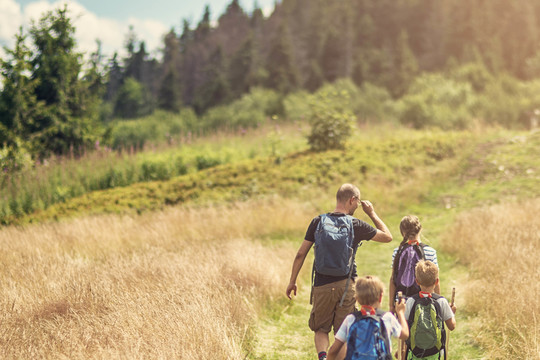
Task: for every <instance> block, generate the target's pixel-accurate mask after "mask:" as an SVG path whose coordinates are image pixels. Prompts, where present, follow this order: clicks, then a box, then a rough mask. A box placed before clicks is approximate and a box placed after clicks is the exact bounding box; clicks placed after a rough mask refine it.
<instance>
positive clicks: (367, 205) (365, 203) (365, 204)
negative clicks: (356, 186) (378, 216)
mask: <svg viewBox="0 0 540 360" xmlns="http://www.w3.org/2000/svg"><path fill="white" fill-rule="evenodd" d="M360 203H361V204H362V210H364V212H365V213H366V214H367V215H368V216H370V217H371V215H373V213H375V209H374V208H373V204H372V203H371V202H370V201H369V200H362V201H360Z"/></svg>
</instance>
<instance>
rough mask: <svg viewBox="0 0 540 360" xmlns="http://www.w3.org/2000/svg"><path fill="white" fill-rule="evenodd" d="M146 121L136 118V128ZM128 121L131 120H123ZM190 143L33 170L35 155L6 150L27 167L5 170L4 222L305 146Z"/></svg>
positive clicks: (1, 178) (102, 151) (9, 158)
mask: <svg viewBox="0 0 540 360" xmlns="http://www.w3.org/2000/svg"><path fill="white" fill-rule="evenodd" d="M187 113H191V114H192V113H193V112H192V111H187ZM163 114H164V115H170V118H169V119H167V118H163V121H162V122H169V121H173V120H175V119H177V116H178V115H174V114H170V113H163ZM192 115H193V116H195V115H194V114H192ZM142 120H144V119H139V120H134V121H133V123H134V126H135V123H137V122H139V121H142ZM157 120H159V119H156V118H149V119H148V121H150V123H149V124H150V125H149V127H151V125H152V122H151V121H157ZM125 123H128V122H125V121H124V122H120V124H125ZM187 140H188V141H189V142H196V143H195V144H191V145H187V144H185V145H182V146H179V147H168V148H163V146H161V148H154V149H150V150H147V151H144V152H140V153H134V152H133V151H131V150H132V149H130V151H129V152H113V151H111V150H110V149H109V148H106V147H105V148H103V147H101V146H97V147H96V150H95V151H94V152H91V153H89V154H87V155H84V156H82V157H80V158H66V157H64V158H62V157H58V158H52V159H50V160H45V161H43V163H38V164H36V165H35V166H32V165H33V163H32V162H29V161H30V158H29V156H27V155H25V153H23V152H12V153H9V152H8V150H9V149H8V148H6V149H4V150H1V151H0V156H1V158H0V165H4V166H12V167H15V164H17V169H20V168H23V169H22V170H21V171H18V172H9V171H8V172H4V171H0V186H1V188H2V193H1V196H0V223H2V224H8V223H17V222H18V221H19V219H20V218H21V217H22V216H24V214H31V213H34V212H35V211H39V210H43V209H47V208H49V207H50V206H52V205H54V204H56V203H58V202H65V201H68V200H70V199H72V198H74V197H80V196H84V195H85V194H88V193H90V192H94V191H99V190H106V189H111V188H116V187H125V186H129V185H132V184H135V183H138V182H144V181H164V180H168V179H172V178H174V177H176V176H181V175H186V174H193V173H196V172H198V171H200V170H202V169H209V168H213V167H216V166H217V165H220V164H221V165H223V164H230V163H234V162H239V161H242V160H244V159H254V158H258V157H260V156H274V155H275V154H280V155H284V154H287V153H289V152H291V151H292V150H297V149H299V148H302V149H303V148H305V143H304V142H303V141H302V139H301V136H300V134H298V135H296V137H290V136H289V137H288V138H287V141H280V142H273V140H272V139H268V138H267V137H266V135H264V134H263V135H262V136H261V135H259V136H257V137H251V136H250V137H245V136H243V135H238V137H232V138H223V137H220V138H218V137H216V136H215V135H214V136H213V141H212V142H211V143H210V142H202V143H201V141H200V140H197V139H193V138H188V139H187ZM168 201H169V200H168ZM170 201H172V200H170ZM143 202H144V201H143Z"/></svg>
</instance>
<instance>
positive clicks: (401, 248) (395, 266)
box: [392, 243, 410, 285]
mask: <svg viewBox="0 0 540 360" xmlns="http://www.w3.org/2000/svg"><path fill="white" fill-rule="evenodd" d="M407 246H410V245H409V244H407V243H405V244H403V245H400V246H399V248H398V250H397V252H396V256H394V263H393V264H392V275H393V277H392V278H393V280H394V284H396V285H397V283H396V281H397V275H398V264H399V258H400V257H401V254H402V253H403V251H404V250H405V249H406V248H407Z"/></svg>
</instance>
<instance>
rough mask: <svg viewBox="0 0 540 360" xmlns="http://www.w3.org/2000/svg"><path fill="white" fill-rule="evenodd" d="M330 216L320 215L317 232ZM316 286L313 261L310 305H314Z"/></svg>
mask: <svg viewBox="0 0 540 360" xmlns="http://www.w3.org/2000/svg"><path fill="white" fill-rule="evenodd" d="M327 216H328V214H321V215H319V217H320V220H319V223H318V224H317V229H315V232H317V231H319V228H320V226H321V224H322V222H323V221H324V219H325V218H326V217H327ZM314 284H315V260H313V266H312V268H311V292H310V294H309V305H313V286H314Z"/></svg>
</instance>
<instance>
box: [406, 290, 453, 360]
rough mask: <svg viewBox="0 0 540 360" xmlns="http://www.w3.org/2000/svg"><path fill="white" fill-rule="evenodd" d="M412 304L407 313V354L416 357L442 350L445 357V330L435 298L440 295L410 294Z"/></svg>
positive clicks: (430, 354) (426, 355)
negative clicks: (422, 295)
mask: <svg viewBox="0 0 540 360" xmlns="http://www.w3.org/2000/svg"><path fill="white" fill-rule="evenodd" d="M412 298H413V299H414V304H413V306H412V309H411V313H410V314H409V319H408V324H409V329H410V335H409V339H408V340H407V354H408V353H409V352H412V354H413V355H414V356H415V357H417V358H424V357H428V356H432V355H435V354H439V359H440V358H441V352H442V350H444V358H445V359H446V349H445V347H444V345H445V342H446V331H445V327H444V321H443V319H442V317H441V306H440V305H439V303H438V302H437V299H440V298H442V296H440V295H437V294H432V297H426V298H424V297H420V295H419V294H415V295H413V296H412Z"/></svg>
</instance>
